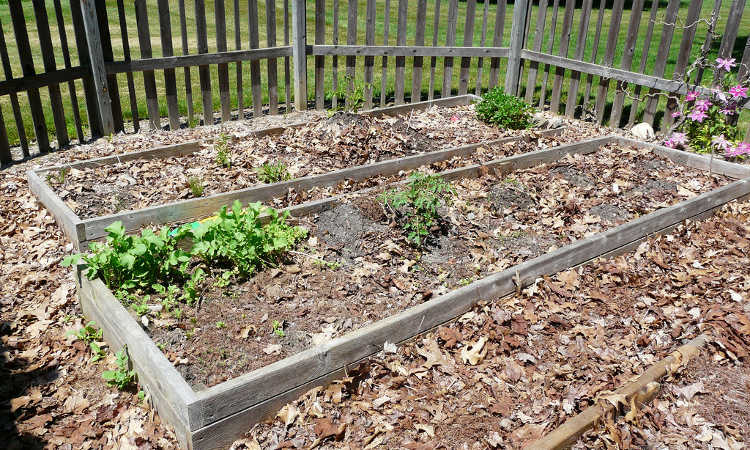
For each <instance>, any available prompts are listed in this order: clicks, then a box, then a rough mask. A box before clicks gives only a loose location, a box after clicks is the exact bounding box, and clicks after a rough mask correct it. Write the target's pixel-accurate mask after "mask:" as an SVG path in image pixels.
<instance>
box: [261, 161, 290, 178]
mask: <svg viewBox="0 0 750 450" xmlns="http://www.w3.org/2000/svg"><path fill="white" fill-rule="evenodd" d="M256 172H257V174H258V180H259V181H260V182H261V183H278V182H280V181H286V180H289V179H290V178H291V177H292V176H291V175H289V171H288V170H287V167H286V164H284V163H283V162H278V163H275V164H272V163H264V164H263V165H262V166H260V167H259V168H257V169H256Z"/></svg>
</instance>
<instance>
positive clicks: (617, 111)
mask: <svg viewBox="0 0 750 450" xmlns="http://www.w3.org/2000/svg"><path fill="white" fill-rule="evenodd" d="M701 1H702V0H701ZM691 7H692V6H691ZM698 10H699V11H700V6H699V7H698ZM642 12H643V0H635V1H634V2H633V7H632V10H631V12H630V23H629V24H628V36H627V38H626V40H625V49H624V51H623V54H622V60H621V61H620V67H621V68H622V69H623V70H630V68H631V66H632V65H633V55H634V54H635V43H636V40H637V39H638V29H639V27H640V24H641V16H642ZM625 89H627V84H625V83H623V82H622V81H618V82H617V90H616V92H615V100H614V102H613V103H612V115H611V116H610V120H609V123H610V125H611V126H613V127H619V126H620V118H621V117H622V107H623V104H624V102H625Z"/></svg>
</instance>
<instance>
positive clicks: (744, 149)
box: [734, 142, 750, 156]
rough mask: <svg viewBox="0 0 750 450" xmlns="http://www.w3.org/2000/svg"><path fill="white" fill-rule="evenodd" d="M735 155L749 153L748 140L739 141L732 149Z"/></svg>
mask: <svg viewBox="0 0 750 450" xmlns="http://www.w3.org/2000/svg"><path fill="white" fill-rule="evenodd" d="M734 151H735V154H736V155H737V156H739V155H743V154H748V155H750V142H740V143H739V144H737V147H735V149H734Z"/></svg>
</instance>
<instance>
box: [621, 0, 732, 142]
mask: <svg viewBox="0 0 750 450" xmlns="http://www.w3.org/2000/svg"><path fill="white" fill-rule="evenodd" d="M719 1H720V0H719ZM658 10H659V1H658V0H651V13H650V14H649V18H648V27H647V29H646V37H645V38H644V40H643V52H642V54H641V63H640V66H639V69H638V71H639V73H643V72H644V71H645V70H646V63H647V62H648V55H649V50H650V48H651V38H652V37H653V35H654V25H655V24H656V13H657V11H658ZM640 96H641V86H636V87H635V89H634V90H633V102H632V104H631V106H630V117H628V125H627V126H628V127H631V126H633V124H635V118H636V116H637V115H638V104H639V103H640V101H639V98H640Z"/></svg>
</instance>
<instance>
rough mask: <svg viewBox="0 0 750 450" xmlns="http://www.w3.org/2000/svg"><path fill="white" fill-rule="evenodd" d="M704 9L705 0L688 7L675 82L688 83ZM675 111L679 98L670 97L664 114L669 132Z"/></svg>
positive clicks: (699, 0) (691, 3)
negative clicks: (688, 66) (689, 69)
mask: <svg viewBox="0 0 750 450" xmlns="http://www.w3.org/2000/svg"><path fill="white" fill-rule="evenodd" d="M702 7H703V0H693V1H691V2H690V6H689V7H688V13H687V17H686V18H685V23H686V25H687V26H686V28H684V29H683V31H682V42H681V43H680V53H679V54H678V55H677V64H675V68H674V73H673V74H672V79H673V80H680V81H687V80H685V70H686V69H687V65H688V59H689V58H690V50H691V49H692V48H693V39H694V38H695V31H696V29H697V28H698V19H699V17H700V13H701V8H702ZM675 111H677V97H676V96H675V95H670V96H669V98H668V99H667V109H666V111H665V112H664V122H663V123H664V125H663V126H662V129H663V130H668V129H669V128H670V127H671V126H672V123H673V122H674V118H673V117H672V113H674V112H675Z"/></svg>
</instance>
